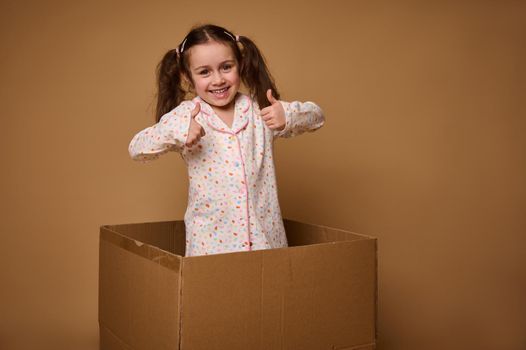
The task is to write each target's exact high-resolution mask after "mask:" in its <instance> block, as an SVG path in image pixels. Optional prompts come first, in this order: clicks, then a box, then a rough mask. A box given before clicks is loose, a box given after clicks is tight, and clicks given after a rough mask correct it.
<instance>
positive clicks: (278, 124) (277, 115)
mask: <svg viewBox="0 0 526 350" xmlns="http://www.w3.org/2000/svg"><path fill="white" fill-rule="evenodd" d="M267 99H268V101H269V102H270V106H268V107H265V108H263V109H262V110H261V118H263V120H264V121H265V124H267V126H268V127H269V128H270V129H272V130H283V128H284V127H285V109H284V108H283V106H282V105H281V103H280V102H279V101H278V100H276V99H275V98H274V96H272V90H271V89H268V90H267Z"/></svg>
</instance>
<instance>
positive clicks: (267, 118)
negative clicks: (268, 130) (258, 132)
mask: <svg viewBox="0 0 526 350" xmlns="http://www.w3.org/2000/svg"><path fill="white" fill-rule="evenodd" d="M261 118H262V119H263V120H264V121H266V122H267V121H269V120H272V115H271V114H265V115H264V116H262V117H261Z"/></svg>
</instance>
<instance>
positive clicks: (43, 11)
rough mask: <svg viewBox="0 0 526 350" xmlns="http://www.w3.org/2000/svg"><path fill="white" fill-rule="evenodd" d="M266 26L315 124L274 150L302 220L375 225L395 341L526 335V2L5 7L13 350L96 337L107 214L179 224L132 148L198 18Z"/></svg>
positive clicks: (5, 334)
mask: <svg viewBox="0 0 526 350" xmlns="http://www.w3.org/2000/svg"><path fill="white" fill-rule="evenodd" d="M209 21H210V22H213V23H217V24H220V25H223V26H226V27H227V28H229V29H231V30H232V31H233V32H234V33H236V34H242V35H246V36H249V37H251V38H253V39H254V40H255V41H256V42H257V43H258V44H259V45H260V48H261V50H262V51H263V52H264V54H265V55H266V57H267V59H268V61H269V63H270V67H271V70H272V72H273V74H274V76H275V78H276V80H277V83H278V87H279V88H280V89H281V92H282V95H283V96H282V97H283V99H285V100H302V101H306V100H313V101H315V102H317V103H318V104H319V105H320V106H321V107H322V108H323V109H324V111H325V113H326V118H327V121H326V124H325V126H324V128H322V129H321V130H320V131H319V132H316V133H313V134H308V135H303V136H300V137H298V138H294V139H287V140H285V139H283V140H279V141H278V142H277V145H276V162H277V164H276V166H277V169H278V183H279V191H280V192H279V195H280V200H281V204H282V209H283V215H284V216H285V217H288V218H292V219H298V220H303V221H307V222H311V223H318V224H324V225H328V226H332V227H339V228H345V229H351V230H353V231H355V232H360V233H365V234H370V235H374V236H377V237H378V238H379V259H380V260H379V344H380V345H379V349H381V350H387V349H389V350H390V349H435V348H436V349H456V348H464V349H510V350H511V349H519V348H522V349H524V348H526V333H525V332H524V330H525V329H526V302H525V295H526V261H525V260H526V259H525V256H526V255H525V254H524V250H525V247H526V219H525V214H526V186H525V179H526V154H525V153H526V152H525V151H526V138H525V131H526V115H525V114H526V113H525V107H524V106H525V105H524V103H525V97H526V96H525V91H526V90H525V89H526V71H525V64H524V62H526V45H525V42H526V41H525V39H526V38H525V34H526V4H525V2H524V1H431V2H430V1H426V2H423V1H421V2H417V1H414V2H407V1H405V2H396V4H395V3H394V2H391V1H383V2H377V1H340V2H336V1H326V0H324V1H322V0H313V1H310V2H308V3H306V2H304V1H287V2H284V1H262V2H249V1H231V2H228V1H208V0H202V1H199V2H196V1H153V2H148V3H147V2H127V1H126V2H125V1H122V2H118V1H97V2H94V1H90V2H87V1H86V2H71V1H47V2H43V1H40V2H37V1H34V2H30V1H24V2H15V1H5V0H4V1H2V2H1V5H0V26H1V32H0V35H1V54H0V69H1V85H0V86H1V94H0V103H1V106H2V117H1V118H2V119H1V123H2V129H1V130H2V132H1V137H0V146H1V150H2V171H1V186H2V187H1V188H2V192H1V202H0V203H1V212H2V220H1V224H0V225H1V226H0V228H1V239H2V249H1V252H2V253H1V254H0V266H1V267H0V273H1V275H0V281H1V282H0V283H1V288H0V300H1V301H0V347H1V348H2V349H17V348H24V347H27V346H29V345H28V344H29V343H33V342H37V341H38V342H39V346H35V347H33V349H44V348H45V349H48V348H49V349H96V347H97V343H98V333H97V332H98V328H97V327H98V325H97V286H98V285H97V283H98V282H97V278H98V276H97V273H98V229H99V226H100V225H102V224H113V223H130V222H144V221H159V220H171V219H180V218H182V216H183V214H184V210H185V204H186V191H187V187H186V186H187V179H186V170H185V168H184V164H183V162H182V160H181V159H180V157H179V156H178V155H177V154H175V153H170V154H167V155H165V156H163V157H162V158H161V159H159V160H157V161H156V162H153V163H151V164H149V165H143V164H140V163H135V162H133V161H131V159H130V158H129V156H128V153H127V147H128V143H129V141H130V140H131V138H132V136H133V135H134V134H135V133H136V132H138V131H139V130H141V129H143V128H145V127H147V126H149V125H151V124H153V107H154V101H153V95H154V69H155V65H156V64H157V62H158V61H159V60H160V58H161V56H162V55H163V54H164V52H165V51H166V50H168V49H170V48H173V47H174V46H175V45H176V44H178V43H179V42H180V41H181V40H182V38H183V37H184V35H185V34H186V32H187V30H188V29H189V28H190V27H191V26H192V25H194V24H197V23H205V22H209Z"/></svg>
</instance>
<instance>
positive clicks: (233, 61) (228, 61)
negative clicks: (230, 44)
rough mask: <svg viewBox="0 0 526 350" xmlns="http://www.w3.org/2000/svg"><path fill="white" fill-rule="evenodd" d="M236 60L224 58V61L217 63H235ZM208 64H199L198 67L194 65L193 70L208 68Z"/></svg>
mask: <svg viewBox="0 0 526 350" xmlns="http://www.w3.org/2000/svg"><path fill="white" fill-rule="evenodd" d="M235 62H236V61H235V60H226V61H223V62H221V63H219V65H222V64H225V63H235ZM208 67H210V66H207V65H205V66H199V67H195V68H194V70H198V69H201V68H208Z"/></svg>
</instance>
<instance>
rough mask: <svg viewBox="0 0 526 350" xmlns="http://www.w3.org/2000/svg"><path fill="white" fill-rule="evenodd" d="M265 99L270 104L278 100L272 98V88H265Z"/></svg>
mask: <svg viewBox="0 0 526 350" xmlns="http://www.w3.org/2000/svg"><path fill="white" fill-rule="evenodd" d="M267 99H268V101H269V102H270V104H271V105H273V104H274V103H276V102H278V100H276V99H275V98H274V96H273V95H272V89H268V90H267Z"/></svg>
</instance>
